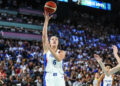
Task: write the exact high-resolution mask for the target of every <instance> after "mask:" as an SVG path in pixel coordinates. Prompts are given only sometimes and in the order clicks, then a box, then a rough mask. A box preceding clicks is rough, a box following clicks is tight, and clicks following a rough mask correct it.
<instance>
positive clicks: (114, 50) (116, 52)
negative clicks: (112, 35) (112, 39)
mask: <svg viewBox="0 0 120 86" xmlns="http://www.w3.org/2000/svg"><path fill="white" fill-rule="evenodd" d="M112 48H113V54H114V57H115V58H116V60H117V62H118V64H120V57H119V56H118V48H117V46H115V45H113V46H112Z"/></svg>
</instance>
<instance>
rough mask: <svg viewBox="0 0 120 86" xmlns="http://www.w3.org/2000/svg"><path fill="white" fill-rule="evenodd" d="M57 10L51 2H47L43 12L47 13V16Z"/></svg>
mask: <svg viewBox="0 0 120 86" xmlns="http://www.w3.org/2000/svg"><path fill="white" fill-rule="evenodd" d="M56 9H57V5H56V3H55V2H53V1H48V2H46V3H45V6H44V11H46V12H48V13H49V14H53V13H54V12H55V11H56Z"/></svg>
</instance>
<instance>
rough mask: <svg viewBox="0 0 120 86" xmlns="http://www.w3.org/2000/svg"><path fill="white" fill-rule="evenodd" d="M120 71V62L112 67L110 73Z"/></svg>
mask: <svg viewBox="0 0 120 86" xmlns="http://www.w3.org/2000/svg"><path fill="white" fill-rule="evenodd" d="M118 71H120V64H118V65H117V66H116V67H114V68H112V69H110V71H109V74H110V75H111V74H114V73H116V72H118Z"/></svg>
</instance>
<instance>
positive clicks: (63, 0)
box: [58, 0, 68, 2]
mask: <svg viewBox="0 0 120 86" xmlns="http://www.w3.org/2000/svg"><path fill="white" fill-rule="evenodd" d="M58 1H61V2H68V0H58Z"/></svg>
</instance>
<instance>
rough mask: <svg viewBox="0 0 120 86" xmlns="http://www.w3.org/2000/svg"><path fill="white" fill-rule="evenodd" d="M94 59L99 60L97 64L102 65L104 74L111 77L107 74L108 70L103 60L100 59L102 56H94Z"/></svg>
mask: <svg viewBox="0 0 120 86" xmlns="http://www.w3.org/2000/svg"><path fill="white" fill-rule="evenodd" d="M94 57H95V59H96V60H97V62H98V63H99V64H100V67H101V68H102V70H103V72H104V73H105V74H106V75H107V76H109V73H108V72H107V69H106V67H105V65H104V63H103V62H102V59H101V58H100V56H99V55H97V54H94Z"/></svg>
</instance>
